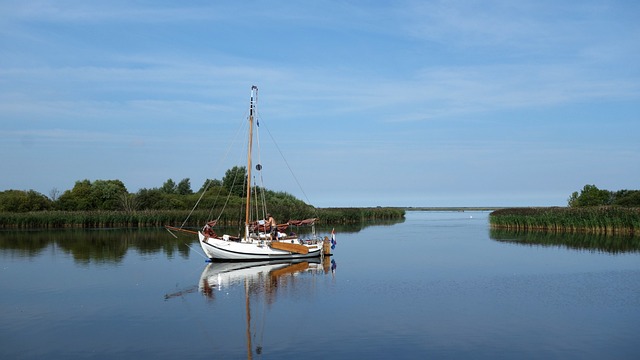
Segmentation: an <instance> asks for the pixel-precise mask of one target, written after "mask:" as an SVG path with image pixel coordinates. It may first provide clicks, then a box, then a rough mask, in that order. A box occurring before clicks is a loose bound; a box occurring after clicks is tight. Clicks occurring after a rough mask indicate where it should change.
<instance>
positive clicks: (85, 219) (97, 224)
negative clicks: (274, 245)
mask: <svg viewBox="0 0 640 360" xmlns="http://www.w3.org/2000/svg"><path fill="white" fill-rule="evenodd" d="M189 213H190V212H189V211H188V210H144V211H133V212H126V211H34V212H26V213H14V212H0V228H4V229H50V228H87V229H91V228H141V227H162V226H165V225H171V226H181V225H183V222H184V221H185V219H186V218H187V217H188V215H189ZM218 213H219V212H215V211H214V212H213V214H216V215H215V216H212V212H210V211H208V210H202V211H194V212H193V213H191V216H189V220H188V222H187V223H185V224H184V226H186V227H199V226H202V224H204V223H205V222H207V221H209V220H212V219H214V218H215V217H216V216H217V214H218ZM240 214H241V213H240V212H239V211H237V210H227V211H225V212H223V213H222V215H221V216H220V219H219V221H218V224H219V225H222V226H234V225H237V224H238V219H239V216H240ZM274 214H278V212H277V211H276V210H274ZM287 215H291V217H290V218H291V219H304V218H309V217H318V218H320V222H321V223H322V224H352V223H357V222H362V221H375V220H388V219H401V218H403V217H404V210H403V209H396V208H325V209H316V211H315V212H308V211H304V213H300V214H286V215H283V216H287ZM287 217H289V216H287ZM286 220H288V219H278V221H282V222H284V221H286Z"/></svg>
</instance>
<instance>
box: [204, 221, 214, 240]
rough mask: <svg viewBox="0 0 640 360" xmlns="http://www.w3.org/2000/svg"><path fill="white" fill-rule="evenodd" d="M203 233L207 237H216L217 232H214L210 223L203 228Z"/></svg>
mask: <svg viewBox="0 0 640 360" xmlns="http://www.w3.org/2000/svg"><path fill="white" fill-rule="evenodd" d="M202 233H203V234H204V235H205V236H206V237H216V233H215V231H213V228H212V227H211V225H210V222H209V223H207V224H206V225H205V226H204V227H203V228H202Z"/></svg>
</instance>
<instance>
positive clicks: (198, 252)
mask: <svg viewBox="0 0 640 360" xmlns="http://www.w3.org/2000/svg"><path fill="white" fill-rule="evenodd" d="M184 244H185V245H187V246H188V247H189V249H191V250H193V251H194V252H196V253H197V254H198V255H200V256H202V257H203V258H205V259H206V260H209V258H208V257H206V256H204V255H203V254H202V253H201V252H200V251H197V250H196V249H194V248H192V247H191V245H189V244H187V243H184Z"/></svg>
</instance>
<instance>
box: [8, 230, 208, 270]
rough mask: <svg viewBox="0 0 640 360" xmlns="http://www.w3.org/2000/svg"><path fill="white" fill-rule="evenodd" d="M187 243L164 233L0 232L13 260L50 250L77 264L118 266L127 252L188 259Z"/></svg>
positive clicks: (128, 231)
mask: <svg viewBox="0 0 640 360" xmlns="http://www.w3.org/2000/svg"><path fill="white" fill-rule="evenodd" d="M189 243H196V239H195V238H194V239H191V238H187V237H179V238H174V237H172V236H170V235H168V234H167V232H166V231H165V230H158V229H150V230H144V229H125V230H114V229H111V230H43V231H5V232H0V249H2V250H4V251H8V252H11V253H13V254H14V255H16V256H24V257H29V258H32V257H37V256H39V255H40V254H41V253H42V252H43V250H44V249H46V248H47V247H49V246H54V247H55V248H56V249H57V250H62V251H64V252H66V253H69V254H71V255H72V256H73V259H74V260H75V261H76V262H78V263H81V264H88V263H91V262H95V263H119V262H121V261H122V259H123V258H124V256H125V255H126V254H127V252H128V251H136V252H137V253H139V254H157V253H164V254H166V256H167V258H173V257H175V256H181V257H182V258H185V259H188V258H189V255H190V248H189V245H188V244H189Z"/></svg>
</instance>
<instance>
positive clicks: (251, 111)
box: [244, 85, 258, 240]
mask: <svg viewBox="0 0 640 360" xmlns="http://www.w3.org/2000/svg"><path fill="white" fill-rule="evenodd" d="M257 95H258V87H257V86H255V85H253V86H251V101H250V104H249V149H248V153H247V200H246V208H245V216H244V231H245V236H244V238H245V240H248V239H249V210H250V207H251V206H250V201H251V151H252V150H251V149H252V146H253V116H254V112H255V103H254V101H255V100H254V98H257Z"/></svg>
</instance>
